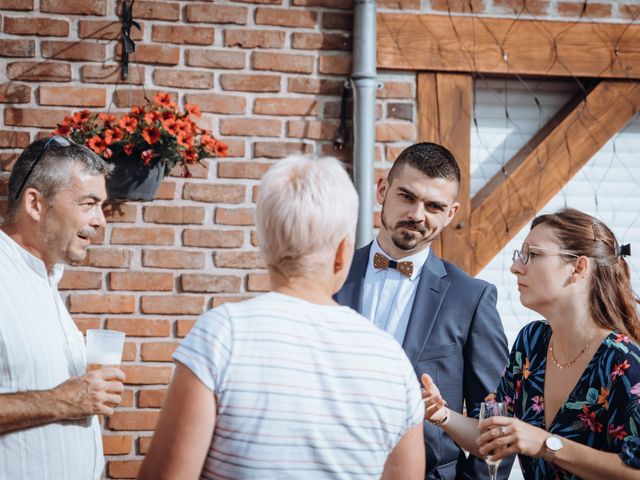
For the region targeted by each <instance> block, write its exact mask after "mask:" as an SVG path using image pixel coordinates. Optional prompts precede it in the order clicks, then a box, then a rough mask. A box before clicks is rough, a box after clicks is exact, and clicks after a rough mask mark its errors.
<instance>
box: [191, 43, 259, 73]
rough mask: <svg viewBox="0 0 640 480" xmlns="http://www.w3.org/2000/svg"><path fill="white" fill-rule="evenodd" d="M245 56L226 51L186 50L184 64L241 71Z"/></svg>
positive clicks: (240, 53) (244, 54)
mask: <svg viewBox="0 0 640 480" xmlns="http://www.w3.org/2000/svg"><path fill="white" fill-rule="evenodd" d="M246 58H247V55H246V53H244V52H232V51H227V50H209V49H206V50H204V49H195V48H190V49H187V52H186V64H187V65H189V66H190V67H206V68H228V69H243V68H244V67H245V65H246Z"/></svg>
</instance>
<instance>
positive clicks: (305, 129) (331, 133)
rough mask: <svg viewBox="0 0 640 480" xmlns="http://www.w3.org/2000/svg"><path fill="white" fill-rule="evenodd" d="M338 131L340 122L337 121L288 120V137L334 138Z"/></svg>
mask: <svg viewBox="0 0 640 480" xmlns="http://www.w3.org/2000/svg"><path fill="white" fill-rule="evenodd" d="M337 131H338V122H335V121H320V120H312V121H304V120H291V121H289V122H287V136H288V137H294V138H309V139H314V140H333V139H334V138H335V137H336V132H337Z"/></svg>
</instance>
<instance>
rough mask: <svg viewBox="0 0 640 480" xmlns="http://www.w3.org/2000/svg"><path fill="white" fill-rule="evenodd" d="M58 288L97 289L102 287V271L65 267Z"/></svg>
mask: <svg viewBox="0 0 640 480" xmlns="http://www.w3.org/2000/svg"><path fill="white" fill-rule="evenodd" d="M58 288H59V289H60V290H99V289H101V288H102V273H101V272H87V271H82V270H70V269H66V270H65V271H64V276H63V277H62V280H61V281H60V283H59V284H58Z"/></svg>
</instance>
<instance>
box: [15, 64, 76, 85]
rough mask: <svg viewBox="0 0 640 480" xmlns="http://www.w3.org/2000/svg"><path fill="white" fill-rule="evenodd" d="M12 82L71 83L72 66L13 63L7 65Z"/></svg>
mask: <svg viewBox="0 0 640 480" xmlns="http://www.w3.org/2000/svg"><path fill="white" fill-rule="evenodd" d="M7 77H9V79H10V80H23V81H27V82H28V81H34V82H42V81H44V82H70V81H71V65H69V64H68V63H44V62H12V63H9V64H8V65H7Z"/></svg>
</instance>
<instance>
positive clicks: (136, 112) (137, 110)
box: [131, 106, 144, 117]
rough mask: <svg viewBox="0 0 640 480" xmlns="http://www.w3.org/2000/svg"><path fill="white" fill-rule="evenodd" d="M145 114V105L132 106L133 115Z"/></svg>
mask: <svg viewBox="0 0 640 480" xmlns="http://www.w3.org/2000/svg"><path fill="white" fill-rule="evenodd" d="M143 114H144V107H137V106H136V107H133V108H131V115H134V116H136V117H139V116H141V115H143Z"/></svg>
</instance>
